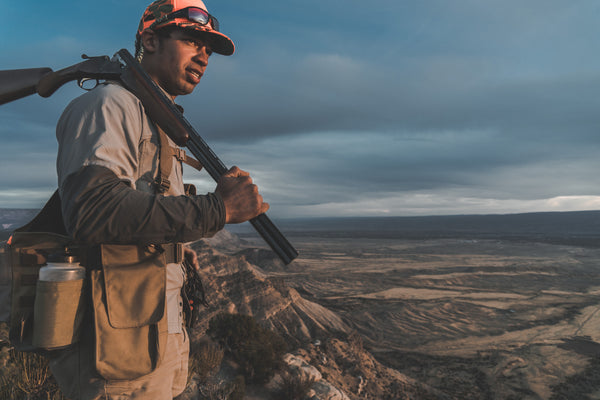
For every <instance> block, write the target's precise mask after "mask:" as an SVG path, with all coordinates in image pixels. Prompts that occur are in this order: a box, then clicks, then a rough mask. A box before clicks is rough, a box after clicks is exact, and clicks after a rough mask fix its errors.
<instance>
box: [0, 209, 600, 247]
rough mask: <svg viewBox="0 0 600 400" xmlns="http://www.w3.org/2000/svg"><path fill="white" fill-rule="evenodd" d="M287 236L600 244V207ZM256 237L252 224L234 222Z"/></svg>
mask: <svg viewBox="0 0 600 400" xmlns="http://www.w3.org/2000/svg"><path fill="white" fill-rule="evenodd" d="M38 211H39V210H37V209H13V208H0V240H2V239H6V238H8V235H9V234H10V232H12V231H13V230H14V229H15V228H17V227H19V226H22V225H24V224H25V223H27V222H28V221H29V220H31V219H32V218H33V217H34V216H35V214H36V213H37V212H38ZM276 222H277V225H278V226H279V227H280V228H281V230H282V231H283V233H284V234H289V235H300V236H303V235H311V236H319V237H331V238H344V237H352V238H356V237H364V238H371V239H384V238H389V239H428V238H430V239H433V238H468V239H510V240H533V241H543V242H550V243H556V244H561V243H562V244H578V245H586V246H600V210H593V211H551V212H531V213H519V214H470V215H469V214H466V215H432V216H416V217H415V216H410V217H408V216H407V217H337V218H327V217H323V218H295V219H281V220H277V221H276ZM227 229H228V230H230V231H231V232H234V233H237V234H241V235H250V236H252V235H254V230H253V229H252V226H251V225H250V224H247V223H245V224H241V225H228V226H227Z"/></svg>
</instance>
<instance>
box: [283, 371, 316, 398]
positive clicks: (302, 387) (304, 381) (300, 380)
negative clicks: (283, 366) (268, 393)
mask: <svg viewBox="0 0 600 400" xmlns="http://www.w3.org/2000/svg"><path fill="white" fill-rule="evenodd" d="M314 383H315V378H314V377H313V376H308V375H303V374H290V373H289V372H285V373H283V374H281V383H280V384H279V388H278V391H277V396H278V398H279V399H281V400H302V399H304V398H306V396H307V395H308V392H309V391H310V388H311V387H312V385H313V384H314Z"/></svg>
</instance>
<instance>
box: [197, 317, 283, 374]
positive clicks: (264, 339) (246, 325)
mask: <svg viewBox="0 0 600 400" xmlns="http://www.w3.org/2000/svg"><path fill="white" fill-rule="evenodd" d="M207 333H208V334H209V335H210V336H211V337H212V338H213V339H214V340H216V341H218V342H219V343H221V344H222V345H223V346H224V347H225V348H226V350H227V351H229V352H230V353H231V355H232V357H233V358H234V360H235V361H236V362H237V363H238V365H239V366H240V370H241V373H242V374H243V375H244V377H245V378H246V380H247V381H249V382H253V383H264V382H266V381H268V380H269V379H270V378H271V377H272V376H273V375H274V374H275V371H276V370H278V369H279V368H280V367H281V366H282V358H283V354H284V352H285V350H286V345H285V342H284V341H283V339H282V338H281V336H279V335H277V334H276V333H275V332H272V331H270V330H268V329H265V328H263V327H261V326H260V325H259V324H258V323H257V322H256V320H255V319H254V318H252V317H250V316H248V315H240V314H226V313H221V314H218V315H216V316H215V317H213V318H212V319H211V320H210V322H209V327H208V331H207Z"/></svg>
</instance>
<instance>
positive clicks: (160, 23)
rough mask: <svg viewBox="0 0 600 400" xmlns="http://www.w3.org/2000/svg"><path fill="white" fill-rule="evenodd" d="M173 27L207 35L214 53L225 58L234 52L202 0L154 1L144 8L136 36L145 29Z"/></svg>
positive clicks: (230, 43)
mask: <svg viewBox="0 0 600 400" xmlns="http://www.w3.org/2000/svg"><path fill="white" fill-rule="evenodd" d="M169 25H175V26H178V27H180V28H184V29H192V30H195V31H197V32H202V33H204V34H206V35H208V36H209V37H210V39H211V47H212V50H213V51H214V52H215V53H219V54H222V55H225V56H229V55H232V54H233V52H234V51H235V45H234V44H233V41H232V40H231V39H229V38H228V37H227V36H226V35H224V34H222V33H221V32H219V21H218V20H217V19H216V18H215V17H213V16H212V15H210V14H209V13H208V10H207V8H206V6H205V5H204V3H203V2H202V0H156V1H154V2H153V3H152V4H150V5H149V6H148V8H146V11H144V15H143V16H142V19H141V20H140V25H139V26H138V30H137V35H138V37H139V35H141V34H142V32H144V31H145V30H147V29H153V30H154V29H159V28H163V27H165V26H169Z"/></svg>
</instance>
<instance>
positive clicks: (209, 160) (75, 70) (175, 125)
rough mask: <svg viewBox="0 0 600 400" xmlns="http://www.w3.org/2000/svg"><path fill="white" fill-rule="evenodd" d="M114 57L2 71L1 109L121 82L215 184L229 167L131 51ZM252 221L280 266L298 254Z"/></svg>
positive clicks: (262, 222)
mask: <svg viewBox="0 0 600 400" xmlns="http://www.w3.org/2000/svg"><path fill="white" fill-rule="evenodd" d="M115 56H116V57H115V58H113V59H112V60H111V59H109V58H108V57H107V56H99V57H87V56H85V55H83V56H82V57H83V58H84V59H85V61H82V62H80V63H78V64H75V65H72V66H70V67H67V68H64V69H61V70H59V71H56V72H55V71H52V69H50V68H32V69H21V70H7V71H0V105H1V104H4V103H8V102H10V101H13V100H17V99H19V98H22V97H25V96H29V95H31V94H34V93H38V94H39V95H40V96H42V97H49V96H51V95H52V94H53V93H54V92H55V91H56V90H57V89H58V88H60V87H61V86H62V85H64V84H65V83H67V82H70V81H72V80H77V81H78V84H79V86H82V83H83V82H84V81H85V80H88V79H96V80H120V81H121V82H122V83H123V85H124V86H125V87H126V88H127V89H129V90H130V91H131V92H132V93H133V94H135V95H136V96H137V97H138V99H140V101H141V102H142V104H143V106H144V108H145V110H146V112H147V113H148V116H149V117H150V119H151V120H152V121H154V123H156V124H157V125H158V126H159V127H160V128H161V129H162V130H164V131H165V133H166V134H167V135H168V136H169V137H170V138H171V139H172V140H173V141H174V142H175V143H176V144H177V145H179V146H185V147H187V148H188V149H189V150H190V152H191V153H192V154H193V155H194V157H196V159H198V161H200V162H201V163H202V165H203V166H204V168H205V169H206V171H207V172H208V174H209V175H210V176H211V177H212V178H213V179H214V180H215V181H218V180H219V178H220V177H221V175H223V174H224V173H225V172H226V171H227V170H228V168H227V167H226V166H225V164H223V162H222V161H221V160H220V159H219V158H218V157H217V155H216V154H215V153H214V152H213V151H212V149H211V148H210V147H209V146H208V145H207V144H206V142H205V141H204V139H202V137H201V136H200V135H199V134H198V132H196V130H195V129H194V128H193V127H192V125H191V124H190V123H189V122H188V121H187V119H186V118H185V117H184V116H183V114H182V113H181V111H179V109H178V108H177V106H176V105H175V103H173V101H172V100H171V99H170V98H169V97H167V96H166V94H165V93H164V92H163V91H162V89H160V88H159V87H158V85H157V84H156V83H155V82H154V81H153V80H152V79H151V78H150V76H149V75H148V74H147V73H146V71H144V69H143V68H142V67H141V66H140V64H139V63H138V62H137V61H136V60H135V59H134V58H133V56H132V55H131V54H130V53H129V51H127V50H126V49H121V50H119V51H118V52H117V54H116V55H115ZM116 58H118V59H119V60H120V61H119V60H117V59H116ZM250 223H251V224H252V226H253V227H254V229H255V230H256V231H257V232H258V233H259V234H260V236H261V237H262V238H263V239H264V240H265V242H267V244H268V245H269V246H270V247H271V249H272V250H273V251H274V252H275V253H276V254H277V255H278V256H279V258H280V259H281V260H282V261H283V263H284V264H286V265H287V264H289V263H290V262H292V261H293V260H294V259H295V258H296V257H297V256H298V252H297V251H296V249H295V248H294V247H293V246H292V244H291V243H290V242H289V241H288V240H287V239H286V238H285V236H284V235H283V234H282V233H281V232H280V231H279V229H277V227H276V226H275V224H273V222H271V220H270V219H269V218H268V217H267V215H266V214H261V215H259V216H258V217H255V218H253V219H252V220H250Z"/></svg>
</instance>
